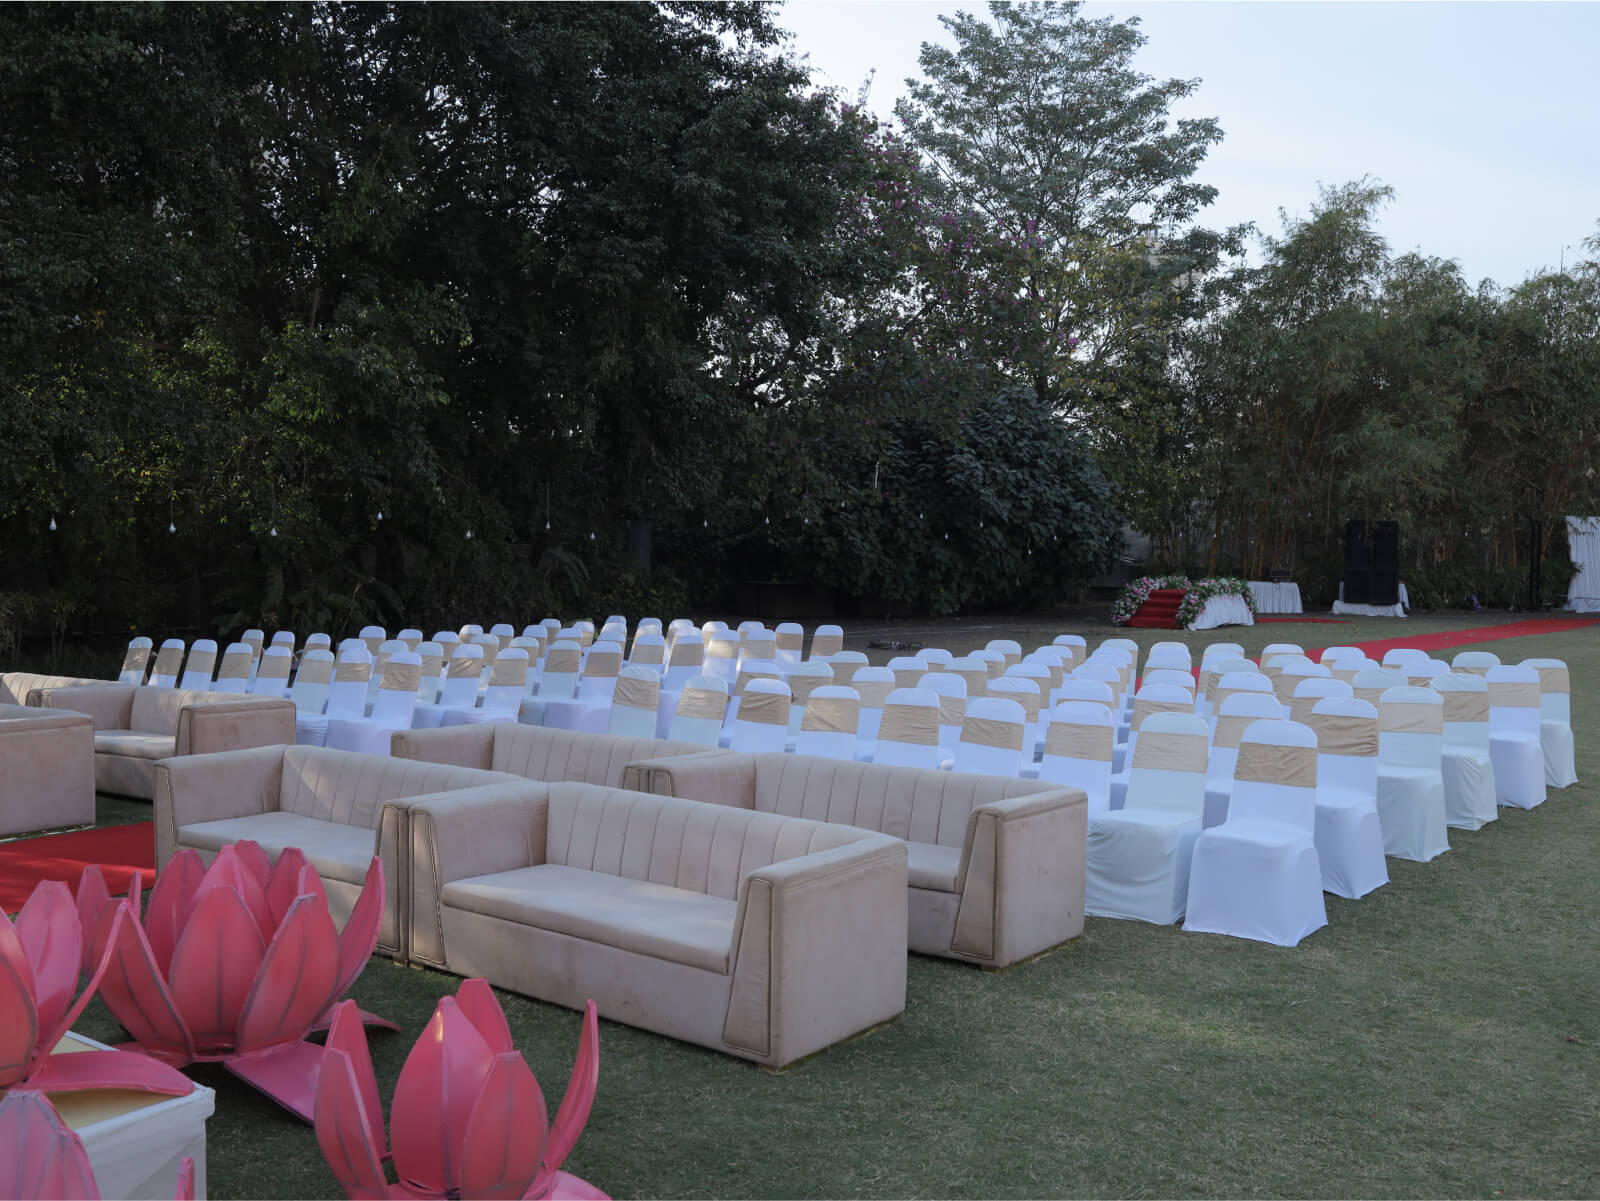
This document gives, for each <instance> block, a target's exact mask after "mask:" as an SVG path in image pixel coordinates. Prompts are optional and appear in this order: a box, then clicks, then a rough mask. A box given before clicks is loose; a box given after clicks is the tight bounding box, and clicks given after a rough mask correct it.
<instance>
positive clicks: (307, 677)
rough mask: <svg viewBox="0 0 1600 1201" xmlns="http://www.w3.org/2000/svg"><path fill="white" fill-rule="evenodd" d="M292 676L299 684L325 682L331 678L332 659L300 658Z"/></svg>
mask: <svg viewBox="0 0 1600 1201" xmlns="http://www.w3.org/2000/svg"><path fill="white" fill-rule="evenodd" d="M294 678H295V682H296V683H299V684H326V683H328V682H329V681H330V680H332V679H333V660H332V659H301V660H300V670H299V671H298V672H296V673H295V677H294Z"/></svg>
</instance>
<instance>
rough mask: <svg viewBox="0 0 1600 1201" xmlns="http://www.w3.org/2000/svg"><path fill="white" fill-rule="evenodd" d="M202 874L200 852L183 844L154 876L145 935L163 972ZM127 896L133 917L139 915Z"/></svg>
mask: <svg viewBox="0 0 1600 1201" xmlns="http://www.w3.org/2000/svg"><path fill="white" fill-rule="evenodd" d="M205 874H206V865H205V864H204V863H203V862H201V859H200V852H199V851H197V850H195V849H194V848H193V847H185V848H184V849H183V850H181V851H179V852H178V853H177V854H176V855H174V856H173V857H172V858H171V859H169V860H167V866H166V867H164V868H162V869H161V873H160V874H159V875H158V876H156V884H155V887H154V888H152V889H151V890H150V907H149V909H147V910H146V911H145V915H144V928H145V936H146V937H147V938H149V940H150V951H151V953H152V954H153V955H154V956H155V961H156V967H157V968H159V969H160V970H161V974H162V975H163V976H165V975H166V974H167V972H168V970H169V969H170V968H171V967H172V952H173V951H175V950H176V949H177V946H178V936H179V935H180V934H182V933H183V923H184V922H186V921H188V920H189V912H190V910H192V909H193V908H194V894H195V890H196V889H198V888H199V887H200V881H201V880H202V879H204V878H205ZM137 879H138V877H135V880H137ZM128 900H129V904H130V905H131V906H132V907H133V915H134V917H138V916H139V909H138V902H137V901H136V900H134V898H133V897H132V896H131V895H130V896H129V898H128Z"/></svg>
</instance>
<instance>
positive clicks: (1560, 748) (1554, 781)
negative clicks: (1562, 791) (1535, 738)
mask: <svg viewBox="0 0 1600 1201" xmlns="http://www.w3.org/2000/svg"><path fill="white" fill-rule="evenodd" d="M1539 745H1540V748H1541V749H1542V750H1543V752H1544V782H1545V784H1546V785H1548V786H1549V787H1551V788H1569V787H1571V786H1572V785H1574V784H1576V783H1577V782H1578V764H1577V755H1576V752H1575V749H1574V746H1573V742H1572V727H1571V726H1570V725H1569V724H1567V723H1566V722H1561V721H1541V722H1540V723H1539Z"/></svg>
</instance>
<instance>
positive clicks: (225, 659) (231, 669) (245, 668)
mask: <svg viewBox="0 0 1600 1201" xmlns="http://www.w3.org/2000/svg"><path fill="white" fill-rule="evenodd" d="M250 662H251V660H250V653H249V652H248V651H229V652H228V653H226V654H224V655H223V656H222V670H221V671H219V672H218V673H217V679H219V680H248V679H249V678H250Z"/></svg>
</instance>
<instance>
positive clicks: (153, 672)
mask: <svg viewBox="0 0 1600 1201" xmlns="http://www.w3.org/2000/svg"><path fill="white" fill-rule="evenodd" d="M182 673H183V639H182V638H168V639H167V640H166V641H164V642H163V643H162V644H161V649H160V650H159V651H157V652H156V664H155V666H154V667H152V668H151V669H150V679H149V680H148V681H147V682H148V683H149V684H150V685H151V686H152V687H155V688H176V687H177V686H178V677H179V676H180V675H181V674H182Z"/></svg>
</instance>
